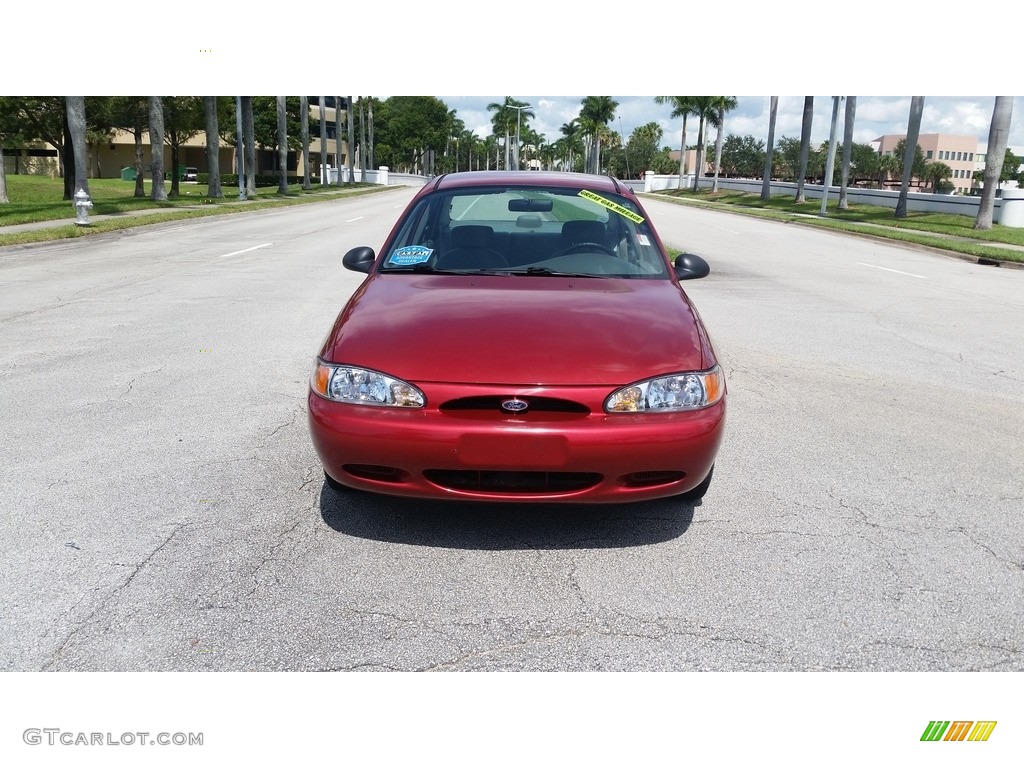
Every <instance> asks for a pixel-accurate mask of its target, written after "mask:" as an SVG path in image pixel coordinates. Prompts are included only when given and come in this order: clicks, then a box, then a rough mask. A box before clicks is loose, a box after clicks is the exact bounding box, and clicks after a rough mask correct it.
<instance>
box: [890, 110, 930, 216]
mask: <svg viewBox="0 0 1024 768" xmlns="http://www.w3.org/2000/svg"><path fill="white" fill-rule="evenodd" d="M922 112H924V96H911V97H910V117H909V119H908V120H907V142H906V144H905V145H904V148H903V181H902V183H901V184H900V197H899V200H897V201H896V215H895V217H896V218H897V219H905V218H907V194H908V193H909V192H910V177H911V176H912V175H913V171H914V158H915V155H916V153H917V137H918V136H919V135H920V134H921V113H922Z"/></svg>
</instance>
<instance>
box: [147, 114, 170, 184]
mask: <svg viewBox="0 0 1024 768" xmlns="http://www.w3.org/2000/svg"><path fill="white" fill-rule="evenodd" d="M149 155H150V167H151V168H152V169H153V199H154V200H166V199H167V191H166V190H165V189H164V102H163V99H162V98H161V97H160V96H150V97H149Z"/></svg>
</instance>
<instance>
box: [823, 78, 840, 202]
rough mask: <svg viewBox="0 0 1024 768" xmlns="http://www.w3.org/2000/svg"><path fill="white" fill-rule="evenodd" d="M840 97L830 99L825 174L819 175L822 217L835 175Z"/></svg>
mask: <svg viewBox="0 0 1024 768" xmlns="http://www.w3.org/2000/svg"><path fill="white" fill-rule="evenodd" d="M842 100H843V97H842V96H833V97H832V122H830V123H829V129H828V154H827V155H826V157H825V172H824V173H823V174H822V175H821V210H820V215H822V216H824V215H825V211H826V209H827V208H828V192H829V187H831V186H832V178H833V176H834V175H835V174H834V171H835V163H836V126H837V124H838V123H839V102H840V101H842Z"/></svg>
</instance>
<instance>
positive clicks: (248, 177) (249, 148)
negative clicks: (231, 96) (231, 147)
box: [242, 96, 256, 198]
mask: <svg viewBox="0 0 1024 768" xmlns="http://www.w3.org/2000/svg"><path fill="white" fill-rule="evenodd" d="M255 131H256V129H255V122H254V120H253V114H252V96H243V97H242V140H243V142H244V144H245V196H246V197H247V198H253V197H255V196H256V133H255Z"/></svg>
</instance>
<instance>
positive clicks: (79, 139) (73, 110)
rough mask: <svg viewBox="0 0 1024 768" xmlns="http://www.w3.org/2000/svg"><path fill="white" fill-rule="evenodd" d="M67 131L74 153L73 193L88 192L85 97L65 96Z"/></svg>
mask: <svg viewBox="0 0 1024 768" xmlns="http://www.w3.org/2000/svg"><path fill="white" fill-rule="evenodd" d="M64 103H65V109H66V110H67V116H68V129H69V131H68V133H69V134H70V135H71V145H72V147H73V148H74V154H75V194H78V191H79V190H81V191H83V192H85V193H86V194H89V171H88V167H87V159H86V154H85V97H84V96H65V97H64Z"/></svg>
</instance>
